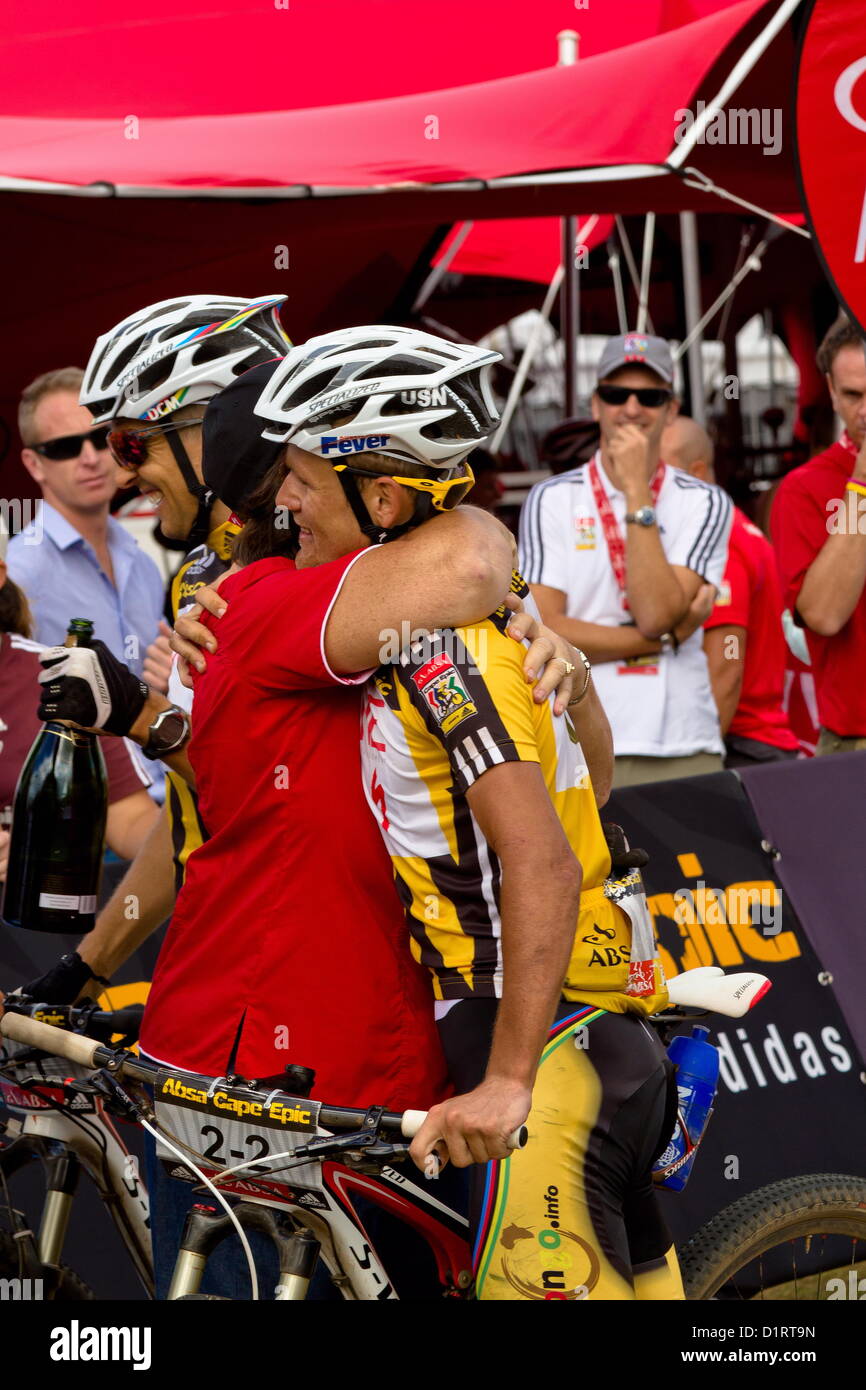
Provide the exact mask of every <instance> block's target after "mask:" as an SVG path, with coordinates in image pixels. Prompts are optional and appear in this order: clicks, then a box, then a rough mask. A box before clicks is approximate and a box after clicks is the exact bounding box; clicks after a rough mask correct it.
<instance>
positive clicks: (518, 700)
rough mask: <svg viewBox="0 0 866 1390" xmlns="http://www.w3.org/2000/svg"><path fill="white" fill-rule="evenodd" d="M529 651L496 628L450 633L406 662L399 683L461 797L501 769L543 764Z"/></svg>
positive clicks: (486, 626)
mask: <svg viewBox="0 0 866 1390" xmlns="http://www.w3.org/2000/svg"><path fill="white" fill-rule="evenodd" d="M524 650H525V649H524V647H523V645H522V644H521V643H519V642H515V641H514V640H513V639H512V638H511V637H506V636H505V634H504V633H503V632H501V631H500V630H499V627H498V626H497V625H496V624H495V623H494V622H486V623H481V624H478V625H476V626H474V627H472V628H468V629H467V628H459V629H457V630H451V629H446V630H444V631H442V632H438V633H436V634H435V636H434V637H433V638H431V639H430V640H429V641H425V642H424V643H423V653H421V654H420V655H417V656H416V655H413V656H411V657H407V658H405V659H404V664H403V665H401V666H400V667H397V668H396V675H397V679H398V680H399V681H400V683H401V684H402V685H403V687H404V689H405V690H406V691H407V692H408V694H409V697H410V699H411V701H412V704H413V705H414V706H415V708H416V710H418V712H419V713H420V715H421V717H422V718H423V720H424V722H425V724H426V726H427V728H428V729H429V730H430V732H431V733H432V734H433V735H434V736H435V737H436V738H437V739H438V740H439V742H440V743H441V744H442V745H443V747H444V748H445V750H446V752H447V754H448V760H449V763H450V766H451V771H452V773H453V775H454V782H455V786H456V788H457V789H458V791H461V792H465V791H466V790H467V788H469V787H471V786H472V784H473V782H476V781H477V780H478V778H479V777H481V776H482V775H483V774H484V773H485V772H486V771H487V770H488V769H489V768H491V767H496V765H497V764H498V763H506V762H532V763H538V762H540V761H541V758H540V754H539V750H538V738H537V732H536V717H537V716H536V709H535V707H534V705H533V701H532V687H531V686H530V685H527V683H526V681H525V680H524V677H523V671H522V664H523V656H524Z"/></svg>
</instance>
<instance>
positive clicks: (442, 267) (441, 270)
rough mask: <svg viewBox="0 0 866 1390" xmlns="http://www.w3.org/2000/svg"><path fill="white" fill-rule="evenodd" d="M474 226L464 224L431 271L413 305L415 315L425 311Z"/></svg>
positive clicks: (469, 223)
mask: <svg viewBox="0 0 866 1390" xmlns="http://www.w3.org/2000/svg"><path fill="white" fill-rule="evenodd" d="M474 225H475V224H474V222H464V223H463V225H462V226H461V228H460V230H459V232H457V234H456V236H455V237H454V240H453V241H452V243H451V245H450V246H449V247H448V250H447V251H446V252H445V255H444V256H443V257H442V259H441V261H440V262H439V264H438V265H434V267H433V269H432V270H431V271H430V274H429V275H428V276H427V278H426V280H425V281H424V283H423V285H422V286H421V288H420V290H419V291H418V294H417V297H416V299H415V303H414V304H413V305H412V313H413V314H417V313H418V311H419V309H423V307H424V305H425V304H426V303H427V300H428V299H429V298H430V296H431V294H432V293H433V291H434V290H435V288H436V286H437V285H438V284H439V281H440V280H441V279H442V278H443V276H444V275H445V273H446V271H447V270H448V267H449V266H450V264H451V262H452V261H453V259H454V257H455V256H456V255H457V252H458V251H459V250H460V247H461V246H462V245H463V243H464V241H465V240H466V238H467V237H468V235H469V233H470V232H471V231H472V228H473V226H474Z"/></svg>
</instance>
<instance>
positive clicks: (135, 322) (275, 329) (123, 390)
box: [79, 294, 291, 424]
mask: <svg viewBox="0 0 866 1390" xmlns="http://www.w3.org/2000/svg"><path fill="white" fill-rule="evenodd" d="M285 298H286V296H285V295H284V294H272V295H267V296H265V297H264V298H261V299H253V300H249V299H232V298H230V297H229V296H228V295H212V294H195V295H186V296H184V297H181V298H177V299H164V300H162V301H161V302H160V303H159V304H149V305H148V306H147V308H145V309H140V310H139V311H138V312H137V313H135V314H130V316H129V317H128V318H126V319H124V320H123V322H122V323H119V324H117V326H116V327H115V328H112V329H111V330H110V331H109V332H108V333H103V334H102V336H101V337H100V338H98V339H97V342H96V346H95V347H94V349H93V351H92V353H91V354H90V361H89V362H88V364H87V368H86V370H85V373H84V381H83V383H82V386H81V394H80V396H79V400H80V402H81V404H82V405H86V406H87V407H88V409H89V410H90V412H91V414H92V415H93V418H94V421H95V423H96V424H104V423H106V422H107V421H109V420H113V419H116V418H117V417H119V416H123V417H126V418H127V419H129V418H132V419H136V420H154V421H155V420H159V419H161V418H162V417H163V416H165V415H169V414H171V413H172V412H173V411H175V410H178V409H179V408H180V407H181V406H182V405H195V404H196V403H197V402H198V401H208V400H210V398H211V397H212V396H215V395H216V394H217V392H218V391H221V390H222V389H223V387H225V386H229V385H230V384H231V382H233V381H234V380H235V378H236V377H237V376H240V374H241V372H245V371H246V370H247V369H248V368H249V367H255V366H258V364H259V363H260V362H266V361H268V360H269V359H270V358H273V357H283V356H284V355H285V353H286V352H287V351H288V350H289V348H290V347H291V342H290V340H289V339H288V338H287V337H286V335H285V333H284V332H283V330H282V328H281V326H280V321H279V317H278V314H277V309H278V306H279V305H280V304H282V303H283V301H284V300H285Z"/></svg>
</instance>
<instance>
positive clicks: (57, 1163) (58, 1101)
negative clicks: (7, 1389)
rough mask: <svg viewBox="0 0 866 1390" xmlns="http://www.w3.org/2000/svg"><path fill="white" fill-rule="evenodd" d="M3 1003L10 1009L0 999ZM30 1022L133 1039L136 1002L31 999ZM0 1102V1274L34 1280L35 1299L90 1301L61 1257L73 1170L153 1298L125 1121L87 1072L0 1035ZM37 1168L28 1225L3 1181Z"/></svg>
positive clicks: (141, 1194) (141, 1193)
mask: <svg viewBox="0 0 866 1390" xmlns="http://www.w3.org/2000/svg"><path fill="white" fill-rule="evenodd" d="M7 1003H8V1001H7ZM8 1007H14V1006H13V1005H12V1004H11V1003H8ZM29 1013H30V1015H31V1016H32V1018H33V1019H35V1020H37V1021H38V1022H41V1023H42V1024H44V1025H45V1026H50V1025H54V1026H52V1027H51V1028H50V1033H51V1037H52V1038H53V1037H54V1036H55V1035H59V1036H61V1037H62V1036H63V1035H62V1033H60V1027H70V1026H71V1027H78V1028H85V1027H86V1028H87V1030H88V1032H89V1033H91V1034H92V1036H93V1038H94V1039H96V1040H99V1039H102V1040H103V1041H104V1042H105V1043H108V1042H110V1041H111V1039H112V1038H113V1037H114V1038H119V1039H120V1040H121V1042H122V1043H124V1044H126V1045H129V1044H131V1043H134V1042H135V1041H136V1039H137V1037H138V1029H139V1025H140V1022H141V1017H142V1013H143V1006H141V1005H136V1006H133V1007H131V1008H128V1009H119V1010H116V1011H115V1012H113V1013H102V1012H100V1011H99V1010H98V1009H97V1008H96V1005H95V1004H89V1005H85V1006H83V1007H82V1008H81V1009H79V1010H74V1009H70V1008H67V1007H63V1008H54V1007H49V1006H48V1005H45V1004H42V1005H35V1006H32V1007H31V1008H30V1010H29ZM3 1041H4V1046H3V1049H2V1052H0V1099H2V1101H3V1103H4V1105H5V1107H6V1110H7V1112H8V1117H7V1118H6V1119H5V1120H4V1121H3V1122H2V1123H0V1278H3V1279H17V1280H19V1281H24V1280H30V1281H37V1282H38V1287H39V1290H40V1293H41V1296H42V1297H43V1298H55V1299H62V1300H75V1301H79V1300H85V1299H93V1298H94V1297H95V1295H94V1293H93V1292H92V1290H91V1289H89V1288H88V1286H87V1285H86V1284H85V1283H84V1281H83V1280H82V1279H80V1278H79V1276H78V1275H77V1274H76V1273H75V1272H74V1270H71V1269H69V1268H68V1267H67V1266H66V1265H64V1264H63V1263H62V1254H63V1245H64V1241H65V1239H66V1234H67V1231H68V1228H69V1220H70V1216H71V1213H72V1206H73V1203H74V1200H75V1196H76V1193H77V1191H78V1190H79V1184H80V1180H81V1178H82V1176H84V1177H86V1178H87V1179H89V1180H90V1181H92V1182H93V1184H94V1185H95V1187H96V1190H97V1192H98V1193H99V1196H100V1197H101V1198H102V1200H103V1202H104V1203H105V1204H106V1206H107V1209H108V1212H109V1214H110V1216H111V1219H112V1221H113V1222H114V1225H115V1227H116V1229H117V1231H118V1234H119V1236H120V1238H121V1240H122V1242H123V1245H124V1246H125V1248H126V1250H127V1252H128V1254H129V1257H130V1259H131V1260H132V1263H133V1266H134V1267H135V1270H136V1273H137V1275H138V1277H139V1280H140V1281H141V1284H142V1286H143V1288H144V1290H145V1292H146V1293H147V1295H148V1296H149V1297H153V1287H154V1285H153V1268H152V1263H151V1253H150V1218H149V1204H148V1198H147V1191H146V1189H145V1185H144V1182H143V1180H142V1178H141V1177H140V1176H139V1173H138V1162H137V1160H136V1158H135V1156H134V1155H133V1154H132V1153H130V1151H129V1149H128V1148H127V1145H126V1144H125V1142H124V1139H123V1135H122V1126H121V1127H120V1128H119V1127H118V1121H119V1120H123V1119H125V1120H127V1121H128V1120H129V1118H130V1117H129V1115H128V1114H123V1113H122V1112H121V1111H120V1110H119V1108H118V1107H117V1106H116V1104H115V1102H114V1097H113V1095H112V1094H111V1093H110V1092H109V1091H107V1090H106V1089H105V1087H104V1086H103V1085H102V1084H101V1083H100V1082H99V1080H98V1079H96V1078H94V1077H93V1076H92V1075H91V1073H90V1071H89V1069H87V1068H86V1067H83V1066H80V1065H79V1064H78V1063H76V1062H75V1061H68V1060H64V1059H63V1058H62V1057H61V1056H59V1055H57V1050H56V1049H54V1048H52V1049H50V1050H45V1051H43V1050H40V1049H37V1048H34V1047H30V1046H27V1045H24V1046H19V1045H16V1044H15V1043H12V1042H10V1041H8V1040H3ZM35 1169H39V1170H40V1175H41V1177H42V1180H43V1184H44V1191H45V1196H44V1201H43V1204H42V1209H41V1215H40V1220H39V1223H38V1227H37V1229H36V1230H35V1231H34V1230H33V1229H31V1225H30V1223H29V1221H28V1220H27V1217H26V1216H25V1214H24V1212H22V1211H20V1210H19V1209H18V1208H17V1207H16V1206H15V1204H14V1202H13V1200H12V1195H11V1191H10V1184H11V1182H12V1180H13V1179H14V1178H15V1177H16V1176H22V1177H23V1176H24V1174H25V1173H26V1172H27V1171H28V1170H35Z"/></svg>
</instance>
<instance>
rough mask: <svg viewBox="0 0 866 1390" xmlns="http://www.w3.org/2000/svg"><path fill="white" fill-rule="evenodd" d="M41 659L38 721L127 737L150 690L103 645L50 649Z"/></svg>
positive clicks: (102, 643)
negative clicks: (55, 721) (62, 722)
mask: <svg viewBox="0 0 866 1390" xmlns="http://www.w3.org/2000/svg"><path fill="white" fill-rule="evenodd" d="M39 661H40V663H41V665H42V667H43V670H42V671H41V672H40V675H39V680H40V683H41V685H42V699H41V701H40V704H39V710H38V714H39V718H40V719H42V720H49V719H68V720H69V721H70V722H71V723H73V724H80V725H81V726H82V727H83V728H85V729H105V731H106V733H109V734H117V735H119V736H120V737H121V738H122V737H124V736H125V735H126V734H128V733H129V731H130V729H131V728H132V726H133V724H134V723H135V721H136V719H137V718H138V716H139V714H140V713H141V711H142V708H143V706H144V702H145V700H146V699H147V686H146V685H145V683H144V681H142V680H139V678H138V676H136V675H135V674H134V673H133V672H132V671H130V669H129V667H128V666H124V664H123V662H122V661H118V659H117V657H116V656H114V655H113V654H112V653H111V652H110V651H109V650H108V648H107V647H106V645H105V643H104V642H99V641H95V642H94V643H93V644H92V646H90V647H46V649H45V651H43V652H42V654H41V655H40V657H39Z"/></svg>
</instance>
